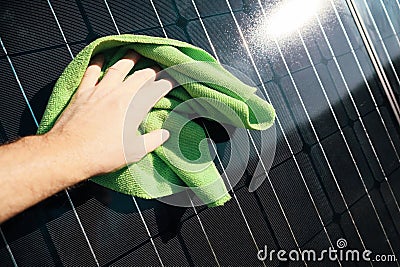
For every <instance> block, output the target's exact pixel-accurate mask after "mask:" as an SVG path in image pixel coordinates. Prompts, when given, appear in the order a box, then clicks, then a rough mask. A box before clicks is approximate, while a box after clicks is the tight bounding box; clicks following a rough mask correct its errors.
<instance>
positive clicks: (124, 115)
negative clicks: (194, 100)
mask: <svg viewBox="0 0 400 267" xmlns="http://www.w3.org/2000/svg"><path fill="white" fill-rule="evenodd" d="M139 58H140V55H139V54H137V53H135V52H133V51H129V52H128V53H127V54H126V55H125V56H124V58H123V59H121V60H119V61H118V62H117V63H115V64H114V65H113V66H112V67H110V68H109V69H108V70H107V72H106V74H105V75H104V77H103V79H102V80H101V81H100V82H98V80H99V76H100V73H101V68H102V65H103V61H104V59H103V57H102V56H101V55H98V56H95V57H94V58H93V59H92V62H91V64H90V66H89V67H88V68H87V70H86V72H85V75H84V77H83V79H82V81H81V84H80V86H79V88H78V89H77V92H76V93H75V95H74V96H73V98H72V100H71V102H70V104H69V105H68V106H67V108H66V109H65V111H64V112H63V113H62V115H61V116H60V118H59V119H58V121H57V122H56V123H55V125H54V127H53V128H52V130H50V131H49V132H48V133H47V134H46V135H47V137H48V139H49V140H50V141H51V142H56V143H57V144H60V145H61V146H63V147H66V148H68V149H69V150H71V151H75V153H74V155H71V157H76V160H79V161H80V162H81V163H82V165H80V166H83V167H84V172H85V175H84V176H86V177H90V176H93V175H97V174H101V173H107V172H111V171H113V170H116V169H118V168H120V167H122V166H123V165H124V164H126V163H127V162H128V163H133V162H137V161H139V160H140V159H141V158H143V157H144V156H145V155H146V154H147V153H150V152H151V151H153V150H154V149H156V148H157V147H158V146H160V145H162V144H163V143H164V142H165V141H166V140H167V139H168V137H169V132H168V131H167V130H164V129H160V130H156V131H153V132H151V133H147V134H144V135H138V134H137V130H138V127H139V125H140V123H141V122H142V120H143V119H144V118H145V116H146V115H147V113H148V112H149V111H150V109H151V108H152V107H153V106H154V105H155V103H157V101H158V100H160V99H161V98H162V97H163V96H165V95H166V94H167V93H168V92H169V91H170V90H171V89H172V84H171V82H170V81H168V80H165V79H161V80H158V81H155V78H156V70H154V69H150V68H147V69H143V70H139V71H136V72H135V73H133V74H132V75H130V76H129V77H127V78H126V76H127V74H128V73H129V71H130V70H131V69H132V68H133V66H134V65H135V63H136V62H137V61H138V60H139ZM125 78H126V79H125ZM125 123H127V125H124V124H125ZM124 127H125V129H128V130H127V131H125V132H124ZM124 134H125V135H126V134H127V135H128V138H123V135H124ZM123 139H125V142H127V143H125V144H124V140H123ZM124 147H125V148H128V149H127V150H125V151H124ZM124 152H125V153H124ZM124 155H125V156H126V158H125V156H124Z"/></svg>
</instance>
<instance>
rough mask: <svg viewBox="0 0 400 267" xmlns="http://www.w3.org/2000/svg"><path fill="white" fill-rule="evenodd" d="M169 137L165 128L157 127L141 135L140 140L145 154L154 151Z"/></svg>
mask: <svg viewBox="0 0 400 267" xmlns="http://www.w3.org/2000/svg"><path fill="white" fill-rule="evenodd" d="M168 138H169V132H168V131H167V130H165V129H159V130H155V131H152V132H150V133H147V134H144V135H142V141H143V144H144V148H145V150H146V154H148V153H150V152H152V151H154V150H155V149H156V148H157V147H159V146H161V145H162V144H163V143H164V142H165V141H167V140H168Z"/></svg>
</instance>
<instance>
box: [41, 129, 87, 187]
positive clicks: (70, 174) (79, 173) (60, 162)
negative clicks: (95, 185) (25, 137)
mask: <svg viewBox="0 0 400 267" xmlns="http://www.w3.org/2000/svg"><path fill="white" fill-rule="evenodd" d="M37 138H38V139H39V140H40V141H39V142H40V143H41V144H42V147H44V151H43V152H44V154H45V155H44V159H46V160H48V162H49V164H51V165H52V170H51V171H52V172H54V174H55V175H56V176H55V177H63V178H64V179H65V181H68V182H70V183H71V184H75V183H78V182H81V181H83V180H85V179H87V178H90V177H91V176H93V175H94V174H95V173H94V172H93V170H92V169H91V168H90V166H91V164H90V161H89V156H88V155H86V153H85V151H84V144H83V143H80V142H77V141H76V140H75V139H73V138H71V136H70V135H69V134H68V133H59V132H53V131H50V132H48V133H46V134H44V135H39V136H37Z"/></svg>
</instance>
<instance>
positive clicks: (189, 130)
mask: <svg viewBox="0 0 400 267" xmlns="http://www.w3.org/2000/svg"><path fill="white" fill-rule="evenodd" d="M128 49H133V50H135V51H136V52H137V53H139V54H141V55H142V58H141V60H140V61H139V62H138V64H136V66H135V67H134V69H133V70H132V71H131V73H133V72H134V71H136V70H138V69H142V68H145V67H148V66H150V65H152V64H158V65H159V66H160V67H161V68H162V69H166V70H167V72H168V74H169V75H171V76H172V77H173V78H174V79H175V80H176V81H178V83H179V84H182V85H181V86H178V87H176V88H174V89H173V90H172V91H171V92H170V93H168V94H167V95H166V96H165V97H163V98H162V99H161V100H160V101H159V102H158V103H157V104H156V105H155V106H154V108H153V109H152V110H151V111H150V112H149V114H148V115H147V118H146V119H145V120H144V121H143V122H142V124H141V126H140V129H139V132H140V133H142V134H143V133H148V132H151V131H153V130H156V129H160V128H167V130H169V131H170V140H168V141H167V142H166V143H165V144H164V145H163V146H161V147H159V148H157V149H156V150H155V151H154V152H152V153H150V154H148V155H146V156H145V157H144V158H143V159H142V160H141V161H139V162H137V163H134V164H130V165H128V166H125V167H123V168H121V169H119V170H117V171H115V172H113V173H109V174H104V175H99V176H96V177H92V178H91V181H93V182H95V183H97V184H100V185H102V186H105V187H107V188H110V189H112V190H115V191H118V192H122V193H125V194H129V195H133V196H136V197H140V198H145V199H153V198H159V197H164V196H169V195H172V194H174V193H178V192H182V191H183V190H185V188H186V187H190V188H191V189H192V191H193V192H194V193H195V194H196V196H197V197H198V198H200V199H201V200H202V201H204V202H205V203H207V204H208V206H219V205H223V204H224V203H225V202H226V201H228V200H229V199H230V195H229V193H228V191H227V189H226V185H225V183H224V181H223V180H222V178H221V176H220V174H219V172H218V170H217V168H216V166H215V164H214V163H213V159H212V157H211V155H210V152H209V150H208V149H207V148H208V147H207V145H204V142H203V141H204V139H205V138H207V131H206V129H205V128H204V125H202V124H200V123H198V122H196V121H195V120H190V119H189V120H188V118H190V116H193V114H201V113H204V114H206V115H207V116H210V117H212V116H214V117H218V120H219V122H221V123H224V124H229V125H233V126H235V127H245V128H248V129H254V130H264V129H267V128H269V127H270V126H271V125H272V124H273V122H274V119H275V111H274V108H273V107H272V106H271V105H270V104H269V103H267V102H265V101H264V100H262V99H261V98H259V97H258V96H257V95H256V94H255V92H256V88H255V87H251V86H249V85H247V84H245V83H243V82H242V81H240V80H239V79H238V78H236V77H235V76H234V75H232V74H231V73H229V72H228V71H227V70H226V69H224V68H223V67H222V66H221V65H220V64H218V62H217V61H216V59H215V58H214V57H212V56H211V55H210V54H209V53H207V52H206V51H204V50H202V49H200V48H198V47H195V46H193V45H190V44H188V43H185V42H181V41H177V40H173V39H167V38H159V37H150V36H143V35H132V34H124V35H117V36H106V37H102V38H99V39H97V40H95V41H93V42H92V43H90V44H89V45H88V46H86V47H85V48H84V49H83V50H82V51H81V52H80V53H79V54H78V55H77V56H76V57H75V58H74V59H73V60H72V62H71V63H70V64H69V65H68V66H67V68H66V69H65V70H64V72H63V73H62V75H61V76H60V78H59V79H58V80H57V82H56V84H55V87H54V89H53V92H52V94H51V96H50V99H49V102H48V105H47V107H46V110H45V113H44V115H43V118H42V120H41V123H40V125H39V129H38V131H37V134H44V133H46V132H48V131H49V130H50V129H51V128H52V126H53V125H54V124H55V122H56V121H57V118H58V117H59V116H60V114H61V113H62V112H63V110H64V109H65V108H66V107H67V106H68V103H69V101H70V100H71V98H72V96H73V95H74V93H75V91H76V89H77V88H78V86H79V84H80V82H81V80H82V78H83V75H84V72H85V70H86V68H87V67H88V65H89V63H90V59H91V58H92V57H93V56H94V55H96V54H99V53H102V54H104V56H105V62H104V65H103V69H102V74H104V72H105V71H106V70H107V68H108V67H110V66H111V65H112V64H114V63H115V62H117V61H118V60H119V59H120V58H122V57H123V55H124V54H125V53H126V51H127V50H128ZM201 63H210V65H207V64H201ZM180 64H184V65H182V67H176V68H174V66H180ZM171 67H172V68H171ZM169 68H171V69H170V70H169V71H168V69H169ZM202 80H205V81H207V82H201V81H202ZM183 83H185V84H183ZM200 98H206V99H207V100H209V102H207V103H203V104H202V103H198V104H197V105H196V104H193V105H192V106H190V105H189V106H188V107H187V108H184V109H181V111H182V110H183V111H182V112H172V110H173V109H175V108H177V107H178V106H179V105H180V104H182V103H184V102H185V101H188V100H191V99H200ZM224 110H227V112H226V113H225V115H223V113H224ZM229 112H233V113H234V114H233V115H235V116H236V117H237V118H238V120H235V119H233V117H235V116H230V115H229ZM226 114H228V115H226ZM255 114H261V115H262V116H257V117H256V116H255ZM167 120H168V125H167V126H165V125H163V124H164V123H166V121H167ZM104 127H107V125H104ZM175 139H176V140H177V142H173V140H175ZM202 140H203V141H202ZM99 156H100V155H99ZM101 156H107V155H101ZM196 164H198V165H199V166H202V168H199V169H198V170H192V166H195V165H196ZM202 164H203V165H202ZM186 167H187V168H186Z"/></svg>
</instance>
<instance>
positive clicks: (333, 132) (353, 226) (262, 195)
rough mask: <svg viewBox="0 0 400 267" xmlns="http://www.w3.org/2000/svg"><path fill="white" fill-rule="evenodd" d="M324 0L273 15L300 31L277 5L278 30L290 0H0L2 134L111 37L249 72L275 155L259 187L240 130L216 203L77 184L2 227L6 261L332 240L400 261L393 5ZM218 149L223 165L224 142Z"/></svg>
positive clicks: (218, 261) (111, 257)
mask: <svg viewBox="0 0 400 267" xmlns="http://www.w3.org/2000/svg"><path fill="white" fill-rule="evenodd" d="M309 2H310V3H313V1H311V0H310V1H309ZM317 2H318V3H319V5H321V6H322V8H321V9H320V10H315V12H313V10H312V6H311V5H310V6H309V8H308V9H300V8H301V7H299V6H298V5H297V6H296V5H295V6H296V7H297V8H298V9H299V10H291V11H290V12H292V13H290V12H289V13H282V14H284V15H285V14H286V15H288V14H289V15H290V14H291V15H293V16H297V15H296V14H298V13H299V12H305V13H307V12H308V13H309V17H308V18H307V19H308V20H309V21H307V22H304V23H305V26H304V27H302V28H298V29H297V28H294V29H293V28H292V27H293V25H291V24H289V23H288V22H290V21H291V19H290V18H289V17H287V18H285V19H283V20H282V16H278V18H279V19H278V20H277V21H278V22H279V23H278V24H277V26H275V28H271V27H272V26H271V25H274V21H272V22H271V20H272V19H273V18H274V15H275V14H276V12H278V14H279V12H280V11H279V10H282V7H285V5H286V4H287V3H289V4H290V3H292V4H293V3H294V2H293V1H292V2H290V1H278V0H274V1H260V0H214V1H207V0H189V1H182V0H157V1H154V0H140V1H133V0H132V1H120V0H104V1H101V0H84V1H83V0H76V1H71V2H70V1H55V0H47V1H39V2H36V1H34V2H32V1H18V2H9V1H0V7H1V8H0V25H1V26H0V44H1V49H0V70H1V71H0V80H1V81H2V87H3V97H2V98H1V100H0V101H1V103H0V142H1V143H6V142H9V141H12V140H14V139H16V138H18V137H19V136H25V135H29V134H34V133H35V131H36V128H37V125H38V122H39V121H40V118H41V116H42V114H43V112H44V109H45V106H46V103H47V100H48V98H49V95H50V93H51V89H52V87H53V86H54V83H55V81H56V79H57V78H58V76H59V75H60V74H61V72H62V70H63V69H64V68H65V67H66V65H67V64H68V62H70V61H71V59H73V57H74V56H75V55H76V54H77V53H78V52H79V51H80V50H81V49H82V48H83V47H84V46H85V45H86V44H87V43H89V42H90V41H92V40H94V39H95V38H97V37H100V36H105V35H110V34H123V33H135V34H145V35H152V36H160V37H166V38H173V39H178V40H182V41H186V42H189V43H192V44H194V45H196V46H199V47H201V48H203V49H205V50H206V51H208V52H209V53H210V54H212V55H213V56H215V57H216V58H217V60H218V61H219V62H220V63H222V64H226V65H228V66H232V67H234V68H236V69H238V70H240V71H241V72H243V73H245V74H246V75H248V76H249V77H250V78H251V79H252V81H253V82H254V83H255V84H256V85H257V88H258V92H257V93H258V94H259V95H261V96H263V97H265V98H266V99H267V100H268V101H269V102H271V103H272V104H273V105H274V107H275V108H276V111H277V120H276V124H275V127H276V132H277V148H276V156H275V159H274V162H273V163H272V167H271V170H269V171H268V172H267V171H266V172H264V173H261V174H258V173H257V174H256V175H259V176H260V177H262V178H265V181H264V183H262V184H261V186H260V187H259V188H258V190H257V191H255V192H252V193H250V192H248V186H249V182H250V180H251V178H252V176H253V175H254V173H255V169H256V166H257V164H258V162H259V161H260V158H259V157H258V154H259V153H258V152H259V151H258V150H259V148H260V135H259V134H258V133H257V132H254V131H247V135H248V137H249V140H250V141H251V142H250V146H251V147H250V149H251V151H250V155H251V159H250V162H248V163H247V162H246V165H247V168H246V170H245V174H244V176H243V177H242V179H241V181H240V182H239V183H238V184H237V185H235V186H232V187H233V188H230V185H229V184H228V189H233V190H231V194H232V196H233V199H232V200H231V201H230V202H228V203H227V204H225V205H224V206H222V207H217V208H206V207H205V206H195V205H193V206H192V207H190V208H182V207H174V206H169V205H167V204H165V203H162V202H159V201H156V200H143V199H139V198H133V197H130V196H127V195H123V194H120V193H117V192H114V191H111V190H108V189H106V188H103V187H101V186H99V185H97V184H94V183H92V182H90V181H86V182H83V183H81V184H79V185H77V186H74V187H73V188H70V189H68V190H64V191H62V192H59V193H58V194H56V195H54V196H52V197H50V198H49V199H47V200H45V201H43V202H41V203H39V204H38V205H36V206H34V207H32V208H30V209H28V210H26V211H24V212H23V213H21V214H19V215H17V216H16V217H14V218H12V219H10V220H9V221H7V222H5V223H3V224H2V225H1V227H0V230H1V231H0V234H1V238H0V262H1V265H2V266H3V265H4V266H32V265H35V266H39V265H40V266H42V265H43V266H44V265H45V266H61V265H65V266H109V265H112V266H132V265H134V266H136V265H138V266H142V265H146V266H159V265H161V266H187V265H189V266H228V265H229V266H262V265H264V266H278V265H285V266H286V265H296V266H297V265H313V264H315V263H310V262H307V261H299V262H291V263H287V262H286V263H285V262H279V261H278V260H277V259H276V258H275V259H274V260H273V261H271V262H270V261H266V262H262V261H260V260H258V258H257V252H258V251H259V250H260V249H263V248H264V246H265V245H267V246H268V249H275V250H277V249H285V250H287V251H288V250H292V249H294V250H298V251H304V250H307V249H315V250H317V251H321V250H323V249H327V248H328V247H336V246H337V244H336V242H337V240H338V239H340V238H343V239H345V240H346V241H347V244H348V247H349V248H353V249H360V250H363V249H370V250H372V251H373V252H374V253H376V254H378V253H381V254H394V255H396V256H397V257H399V256H400V234H399V233H400V223H399V222H400V218H399V215H400V207H399V203H398V202H399V195H400V182H399V179H398V178H399V177H400V157H399V150H400V131H399V130H400V129H399V123H398V121H397V117H398V115H399V114H398V113H397V112H398V111H397V110H396V105H398V100H399V95H398V94H399V92H400V90H399V87H400V80H399V79H398V77H397V69H398V67H399V66H398V57H399V53H400V42H399V36H398V32H396V29H399V24H400V20H399V19H398V17H399V16H398V15H399V13H400V4H399V1H398V0H395V1H384V0H379V1H373V0H354V1H353V0H347V1H345V0H324V1H317ZM310 10H311V11H310ZM308 13H307V14H308ZM299 17H301V16H299ZM296 19H297V20H294V21H295V22H296V23H303V21H300V20H298V19H299V18H296ZM358 22H361V23H358ZM276 27H278V28H279V31H277V30H276ZM285 30H287V31H289V30H290V31H291V33H290V34H288V35H287V36H280V34H282V32H284V31H285ZM379 64H381V65H382V68H380V67H379ZM215 150H217V151H218V157H217V159H216V162H215V163H216V164H217V165H218V168H219V170H220V171H221V172H223V171H224V166H225V161H226V160H228V159H227V158H226V154H228V153H227V152H229V151H230V148H229V147H225V144H223V143H220V144H217V147H215ZM228 181H229V180H228ZM323 264H324V266H327V265H328V266H330V265H334V266H338V265H339V266H341V265H347V264H349V263H345V262H340V261H325V262H324V263H323ZM364 264H367V263H365V262H364V263H360V265H361V266H363V265H364ZM371 264H372V265H375V263H371ZM389 264H392V265H393V266H395V265H398V264H397V262H391V263H387V266H389ZM376 265H377V264H376ZM390 266H391V265H390Z"/></svg>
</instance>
